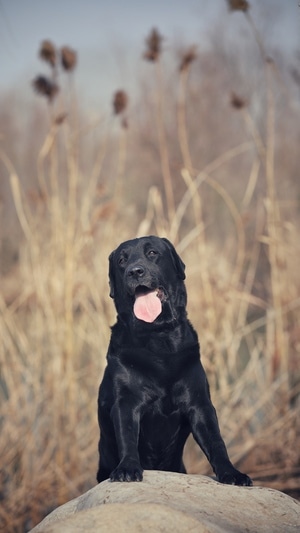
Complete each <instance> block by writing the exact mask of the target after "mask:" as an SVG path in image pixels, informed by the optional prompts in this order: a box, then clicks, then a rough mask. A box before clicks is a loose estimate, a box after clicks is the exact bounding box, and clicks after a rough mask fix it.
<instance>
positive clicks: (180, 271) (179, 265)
mask: <svg viewBox="0 0 300 533" xmlns="http://www.w3.org/2000/svg"><path fill="white" fill-rule="evenodd" d="M162 240H163V241H164V242H165V243H166V245H167V247H168V249H169V251H170V252H171V257H172V261H173V263H174V266H175V269H176V272H177V275H178V277H179V279H182V280H184V279H185V272H184V271H185V264H184V262H183V261H182V259H181V258H180V257H179V255H178V253H177V252H176V250H175V248H174V246H173V244H172V243H171V242H170V241H169V240H168V239H166V238H165V237H163V239H162Z"/></svg>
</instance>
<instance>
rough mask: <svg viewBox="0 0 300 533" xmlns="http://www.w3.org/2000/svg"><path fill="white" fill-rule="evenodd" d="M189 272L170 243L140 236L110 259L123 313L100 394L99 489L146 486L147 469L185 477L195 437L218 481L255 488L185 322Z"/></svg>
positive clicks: (116, 297)
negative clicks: (229, 441) (228, 441)
mask: <svg viewBox="0 0 300 533" xmlns="http://www.w3.org/2000/svg"><path fill="white" fill-rule="evenodd" d="M184 269H185V266H184V264H183V262H182V261H181V259H180V257H179V256H178V255H177V253H176V251H175V249H174V247H173V245H172V244H171V243H170V242H169V241H168V240H167V239H160V238H158V237H153V236H150V237H142V238H140V239H133V240H130V241H127V242H124V243H123V244H121V245H120V246H119V247H118V248H117V249H116V250H115V251H114V252H113V253H112V254H111V255H110V257H109V277H110V296H111V297H112V298H114V302H115V306H116V310H117V313H118V317H117V323H116V324H115V325H114V326H113V328H112V334H111V341H110V345H109V348H108V354H107V367H106V370H105V374H104V377H103V381H102V383H101V385H100V389H99V398H98V417H99V425H100V433H101V435H100V441H99V454H100V461H99V470H98V473H97V480H98V481H99V482H100V481H102V480H104V479H107V478H109V477H110V479H111V481H141V480H142V478H143V469H148V470H167V471H171V472H182V473H185V467H184V464H183V461H182V453H183V447H184V444H185V442H186V439H187V437H188V435H189V434H190V433H191V432H192V434H193V437H194V439H195V440H196V442H197V443H198V444H199V446H200V447H201V449H202V450H203V452H204V453H205V455H206V457H207V459H208V460H209V462H210V463H211V465H212V467H213V469H214V472H215V473H216V476H217V479H218V480H219V481H221V482H222V483H229V484H234V485H252V482H251V479H250V478H249V477H248V476H247V475H246V474H242V473H241V472H239V471H238V470H236V469H235V468H234V466H233V465H232V464H231V462H230V460H229V457H228V454H227V451H226V447H225V444H224V441H223V439H222V437H221V435H220V430H219V425H218V420H217V416H216V412H215V409H214V407H213V405H212V402H211V399H210V393H209V386H208V382H207V379H206V375H205V372H204V369H203V367H202V365H201V362H200V354H199V343H198V337H197V333H196V332H195V330H194V329H193V327H192V325H191V324H190V322H189V321H188V319H187V313H186V301H187V296H186V289H185V285H184V281H183V280H184V279H185V274H184Z"/></svg>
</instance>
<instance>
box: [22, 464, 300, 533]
mask: <svg viewBox="0 0 300 533" xmlns="http://www.w3.org/2000/svg"><path fill="white" fill-rule="evenodd" d="M83 531H84V532H85V533H89V532H90V533H92V532H97V531H99V532H100V531H101V533H117V532H118V533H120V532H122V533H129V532H130V533H135V532H139V533H143V532H146V531H147V532H151V531H154V532H155V533H156V532H157V533H166V532H170V533H171V532H172V533H177V532H178V533H179V532H180V533H183V532H185V531H188V532H191V533H193V532H195V533H196V532H197V533H222V532H228V533H229V532H230V533H232V532H233V533H244V532H247V533H282V532H284V533H292V532H294V533H296V531H297V532H298V531H300V503H299V502H297V501H296V500H294V499H293V498H290V497H289V496H287V495H286V494H283V493H282V492H279V491H277V490H274V489H267V488H261V487H236V486H232V485H222V484H221V483H217V482H216V481H214V480H212V479H211V478H208V477H205V476H200V475H185V474H175V473H171V472H157V471H146V472H145V473H144V480H143V481H142V483H138V482H133V483H111V482H110V481H103V482H102V483H100V484H99V485H96V486H95V487H94V488H92V489H91V490H89V491H88V492H86V493H85V494H83V495H82V496H79V497H78V498H75V499H74V500H71V501H70V502H68V503H66V504H64V505H62V506H61V507H58V508H57V509H56V510H55V511H53V512H52V513H51V514H50V515H48V516H47V517H46V518H44V520H42V522H41V523H40V524H38V525H37V526H36V527H34V528H33V529H32V530H31V533H46V532H47V533H71V532H72V533H77V532H78V533H79V532H83Z"/></svg>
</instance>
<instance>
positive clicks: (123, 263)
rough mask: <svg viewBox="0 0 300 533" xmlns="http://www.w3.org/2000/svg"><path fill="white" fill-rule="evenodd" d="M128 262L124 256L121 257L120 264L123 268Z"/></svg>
mask: <svg viewBox="0 0 300 533" xmlns="http://www.w3.org/2000/svg"><path fill="white" fill-rule="evenodd" d="M126 261H127V258H126V257H125V256H124V255H121V257H120V259H119V261H118V263H119V265H120V266H122V265H125V263H126Z"/></svg>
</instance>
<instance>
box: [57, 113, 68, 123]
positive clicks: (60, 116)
mask: <svg viewBox="0 0 300 533" xmlns="http://www.w3.org/2000/svg"><path fill="white" fill-rule="evenodd" d="M67 116H68V113H59V114H58V115H56V117H55V119H54V124H56V125H57V126H60V124H62V123H63V122H64V121H65V120H66V118H67Z"/></svg>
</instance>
